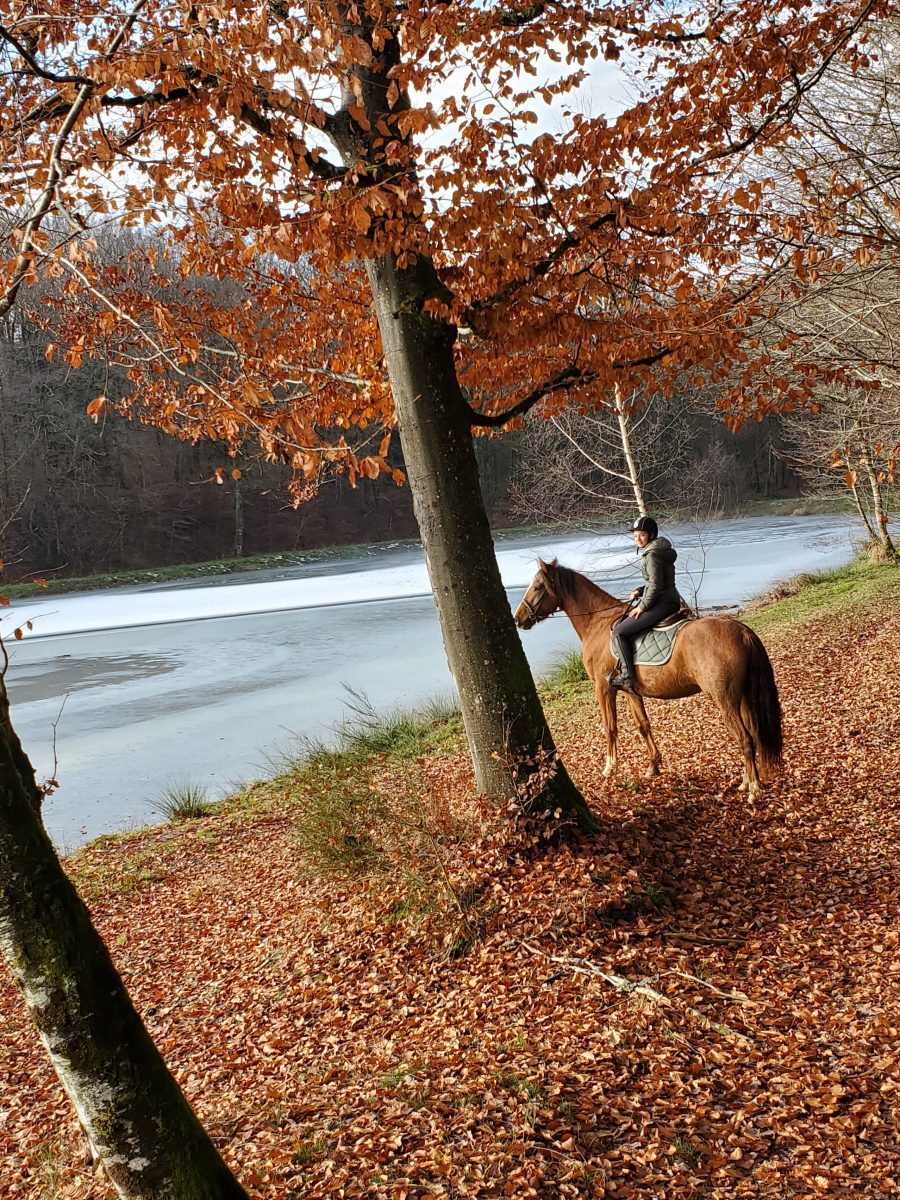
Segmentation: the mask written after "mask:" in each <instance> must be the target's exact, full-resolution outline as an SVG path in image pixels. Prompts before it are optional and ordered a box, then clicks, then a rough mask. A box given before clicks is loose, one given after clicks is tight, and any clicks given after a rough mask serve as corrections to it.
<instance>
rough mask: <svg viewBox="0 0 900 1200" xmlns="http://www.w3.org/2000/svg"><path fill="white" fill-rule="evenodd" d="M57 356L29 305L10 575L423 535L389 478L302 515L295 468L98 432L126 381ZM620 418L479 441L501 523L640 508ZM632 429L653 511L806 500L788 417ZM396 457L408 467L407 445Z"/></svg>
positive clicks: (325, 493) (9, 357)
mask: <svg viewBox="0 0 900 1200" xmlns="http://www.w3.org/2000/svg"><path fill="white" fill-rule="evenodd" d="M50 345H51V337H50V335H49V334H48V333H47V332H45V331H44V330H43V329H42V328H41V327H40V326H39V325H38V324H36V323H35V322H34V321H33V320H32V319H30V318H29V316H28V315H27V309H26V308H25V307H24V306H19V307H16V308H14V309H12V310H11V311H10V312H9V313H8V314H7V315H6V317H5V318H4V319H3V320H2V322H0V532H2V545H0V557H3V558H4V559H5V561H6V562H7V563H8V564H9V566H10V572H11V575H12V576H13V577H15V576H16V575H26V574H28V573H29V572H46V571H59V572H61V573H64V574H72V575H84V574H90V573H95V572H107V571H116V570H125V569H131V568H140V567H153V566H167V565H171V564H176V563H183V562H200V561H205V560H208V559H216V558H227V557H241V556H243V555H254V554H265V553H271V552H276V551H280V550H298V549H306V548H312V547H318V546H326V545H342V544H348V543H356V542H378V541H383V540H386V539H392V538H407V537H414V536H415V535H416V526H415V520H414V517H413V512H412V503H411V499H410V493H409V490H408V488H405V487H398V486H396V485H395V484H394V483H393V482H391V480H390V477H387V476H385V477H381V478H379V479H375V480H372V479H367V478H360V479H359V480H358V481H357V483H356V487H351V486H350V484H349V482H348V480H347V478H346V476H344V475H340V474H336V475H331V476H330V477H328V478H326V479H325V480H324V481H323V483H322V485H321V487H320V489H319V491H318V493H317V494H316V495H314V496H311V497H310V498H309V499H308V500H306V501H305V502H304V503H302V504H301V505H300V506H299V507H298V508H294V507H293V506H292V504H291V501H290V497H289V495H288V492H287V483H288V480H289V478H290V469H289V467H287V466H286V465H284V464H281V463H272V462H267V461H265V459H264V458H263V457H262V455H260V454H259V453H258V451H255V452H254V451H252V450H251V451H250V452H248V453H246V454H244V455H241V456H239V457H238V458H237V459H235V460H234V461H232V460H231V459H230V458H229V457H228V455H227V452H226V448H225V447H224V446H223V445H221V444H219V445H217V444H216V443H215V442H212V441H209V440H204V441H200V442H197V443H193V442H191V441H179V440H177V439H174V438H172V437H170V436H168V435H166V434H164V433H162V432H160V431H159V430H157V429H153V428H151V427H148V426H144V425H141V424H139V423H137V422H134V421H128V420H124V419H123V418H122V417H120V416H119V415H118V414H116V413H115V412H113V411H110V409H109V408H107V409H106V410H105V411H104V413H103V414H102V415H101V416H100V419H99V420H98V421H97V423H94V422H93V421H91V420H90V419H89V417H88V416H87V415H86V409H87V407H88V405H89V403H90V401H91V400H92V399H93V398H94V397H95V396H97V395H98V394H100V393H105V394H108V395H109V396H110V397H111V398H115V396H116V395H117V394H120V393H121V392H123V391H124V390H125V389H127V388H128V387H130V384H128V382H127V381H126V380H125V379H124V376H122V375H121V373H119V374H118V375H117V374H116V372H115V371H110V369H109V368H108V367H106V366H105V365H104V364H100V363H91V362H88V361H85V363H84V364H83V365H82V366H81V367H80V368H79V369H78V370H73V369H72V368H71V367H70V366H69V365H68V364H67V363H66V362H65V361H63V360H62V359H61V358H58V357H51V358H48V347H50ZM609 418H610V414H609V410H608V409H600V410H599V411H598V412H596V413H593V414H586V415H579V414H564V415H563V416H562V417H560V418H559V420H558V421H555V422H543V421H536V422H534V423H533V424H532V425H530V426H529V427H528V428H527V429H525V430H523V431H521V432H520V433H518V434H514V435H510V436H507V437H506V438H502V439H501V438H491V437H484V438H479V439H477V441H476V454H477V458H478V465H479V471H480V475H481V481H482V487H483V491H484V494H485V502H486V505H487V508H488V511H489V513H490V515H491V517H492V519H493V521H494V523H495V524H498V525H512V524H516V523H522V522H526V523H537V522H542V521H563V520H571V519H577V518H585V519H587V518H593V517H597V516H602V515H609V514H611V513H613V512H615V511H616V510H617V509H618V508H621V507H622V506H623V505H625V506H632V505H633V498H632V497H631V496H630V494H629V492H628V489H627V488H624V489H623V487H622V486H621V481H617V480H616V479H615V478H614V477H612V476H610V475H609V474H608V473H604V472H603V471H601V470H599V469H598V468H597V467H596V466H595V465H594V464H593V462H592V459H593V458H595V456H596V455H597V454H598V453H606V454H609V451H610V446H612V450H613V453H612V457H611V459H610V461H611V462H613V464H614V465H616V464H617V465H619V466H621V444H620V443H619V446H618V449H616V446H615V430H614V428H611V427H610V425H609ZM635 427H636V428H635V436H636V444H637V448H638V453H639V456H640V460H641V464H642V467H643V468H644V470H645V471H646V475H647V485H648V498H649V499H650V501H651V502H652V503H653V504H656V505H661V506H663V507H666V508H668V509H673V508H678V509H681V510H682V511H683V510H685V509H687V508H691V509H692V511H700V512H703V513H704V514H706V513H709V512H733V511H735V510H739V509H740V507H741V505H742V504H744V503H746V502H747V501H749V500H755V499H759V498H766V497H771V496H784V495H795V494H797V491H798V478H797V476H796V475H795V474H794V473H793V472H792V471H791V470H790V469H789V468H788V467H787V466H786V465H785V462H784V458H783V456H782V453H781V451H782V449H783V447H782V444H781V443H782V435H781V430H780V426H779V423H778V421H777V420H770V421H767V422H765V423H762V424H757V423H750V424H748V425H747V426H745V428H744V429H743V430H742V432H741V433H740V435H738V436H734V435H732V434H731V433H729V432H728V431H727V430H726V429H725V427H724V425H723V424H722V421H721V418H720V416H718V415H717V414H715V413H713V412H710V411H708V406H707V410H706V411H704V409H703V408H702V406H701V407H697V406H696V404H692V403H688V402H687V401H683V402H679V403H676V404H667V405H665V406H662V405H660V406H657V408H656V409H653V408H652V406H651V408H650V409H648V411H647V412H644V413H638V414H636V417H635ZM575 441H578V442H579V444H580V446H581V450H579V449H577V448H576V446H575V445H574V442H575ZM394 442H395V443H396V439H394ZM604 448H605V449H604ZM617 456H618V457H617ZM389 457H390V459H391V461H392V462H393V463H396V465H398V466H401V467H402V465H403V463H402V455H401V453H400V449H399V446H398V445H396V444H392V447H391V450H390V453H389ZM223 466H224V467H226V468H227V469H226V470H225V471H224V472H223V475H224V482H223V483H222V484H221V485H218V484H217V483H216V482H215V480H216V470H217V468H218V469H219V471H222V468H223ZM232 467H236V468H237V469H238V470H239V471H240V477H239V478H237V479H235V478H232V474H231V468H232Z"/></svg>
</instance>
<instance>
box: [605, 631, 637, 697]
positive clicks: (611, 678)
mask: <svg viewBox="0 0 900 1200" xmlns="http://www.w3.org/2000/svg"><path fill="white" fill-rule="evenodd" d="M610 641H611V645H612V648H613V652H614V653H615V654H616V656H617V657H618V659H619V670H618V673H617V674H616V673H613V672H610V674H609V675H607V677H606V682H607V683H608V684H609V686H610V687H611V688H619V689H621V690H622V691H624V692H637V687H636V686H635V682H634V646H633V645H632V642H631V638H625V637H619V635H618V634H616V633H614V634H613V635H612V638H611V639H610Z"/></svg>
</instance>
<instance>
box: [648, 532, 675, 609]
mask: <svg viewBox="0 0 900 1200" xmlns="http://www.w3.org/2000/svg"><path fill="white" fill-rule="evenodd" d="M677 557H678V555H677V554H676V552H675V550H674V548H673V546H672V543H671V542H670V541H669V539H668V538H664V537H658V538H655V539H654V540H653V541H652V542H651V543H650V545H649V546H647V547H646V549H644V550H642V551H641V574H642V575H643V576H644V578H645V579H646V581H647V583H646V585H645V587H644V588H643V591H642V593H641V608H642V609H643V610H644V611H645V612H646V610H647V609H648V608H652V607H653V605H654V604H659V603H660V601H661V600H671V601H672V602H673V604H676V605H677V604H680V603H681V597H680V596H679V595H678V589H677V588H676V587H675V559H676V558H677Z"/></svg>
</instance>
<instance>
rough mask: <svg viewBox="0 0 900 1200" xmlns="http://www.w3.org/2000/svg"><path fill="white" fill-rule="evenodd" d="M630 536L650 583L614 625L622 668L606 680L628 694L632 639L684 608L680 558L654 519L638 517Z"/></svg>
mask: <svg viewBox="0 0 900 1200" xmlns="http://www.w3.org/2000/svg"><path fill="white" fill-rule="evenodd" d="M631 532H632V535H633V536H634V544H635V552H636V553H637V554H639V555H640V556H641V574H642V575H643V576H644V579H645V580H646V581H647V582H646V584H645V585H644V586H643V587H639V588H635V589H634V591H633V592H632V593H631V595H630V597H629V600H630V602H631V603H632V606H633V607H632V608H631V609H630V610H629V611H628V612H627V613H624V614H623V615H622V616H621V617H618V618H617V619H616V620H615V621H614V622H613V626H612V647H613V652H614V653H616V654H617V655H618V658H619V662H620V664H621V666H620V668H619V671H618V674H610V675H608V676H607V681H608V683H609V685H610V687H614V688H622V689H624V690H625V691H626V692H633V691H634V690H635V683H634V643H633V641H632V639H633V638H634V637H635V635H636V634H638V633H641V632H642V631H643V630H645V629H650V628H651V627H652V626H653V625H658V624H659V622H660V621H663V620H665V618H666V617H670V616H671V615H672V614H673V613H676V612H678V609H679V608H680V607H681V597H680V596H679V595H678V591H677V589H676V587H675V559H676V558H677V557H678V555H677V554H676V553H675V550H674V549H673V547H672V543H671V542H670V541H669V539H668V538H664V537H660V536H659V527H658V526H657V524H656V522H655V521H654V520H653V518H652V517H638V519H637V520H636V521H635V523H634V524H633V525H632V527H631ZM635 602H636V603H635Z"/></svg>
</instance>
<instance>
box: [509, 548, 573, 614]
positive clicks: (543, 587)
mask: <svg viewBox="0 0 900 1200" xmlns="http://www.w3.org/2000/svg"><path fill="white" fill-rule="evenodd" d="M555 583H556V560H555V559H554V561H553V562H552V563H545V562H544V561H543V559H540V558H539V559H538V573H537V575H535V577H534V579H532V581H531V586H530V587H529V589H528V591H527V592H526V593H525V595H524V596H523V597H522V599H521V600H520V601H519V606H518V608H517V609H516V611H515V613H514V614H513V616H514V617H515V622H516V624H517V625H518V627H519V628H520V629H531V627H532V626H533V625H537V623H538V621H543V620H544V619H545V618H546V617H549V616H551V615H552V614H553V613H555V612H558V611H559V609H560V608H562V601H561V600H560V598H559V593H558V591H557V589H556V587H555V586H554V585H555Z"/></svg>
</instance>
